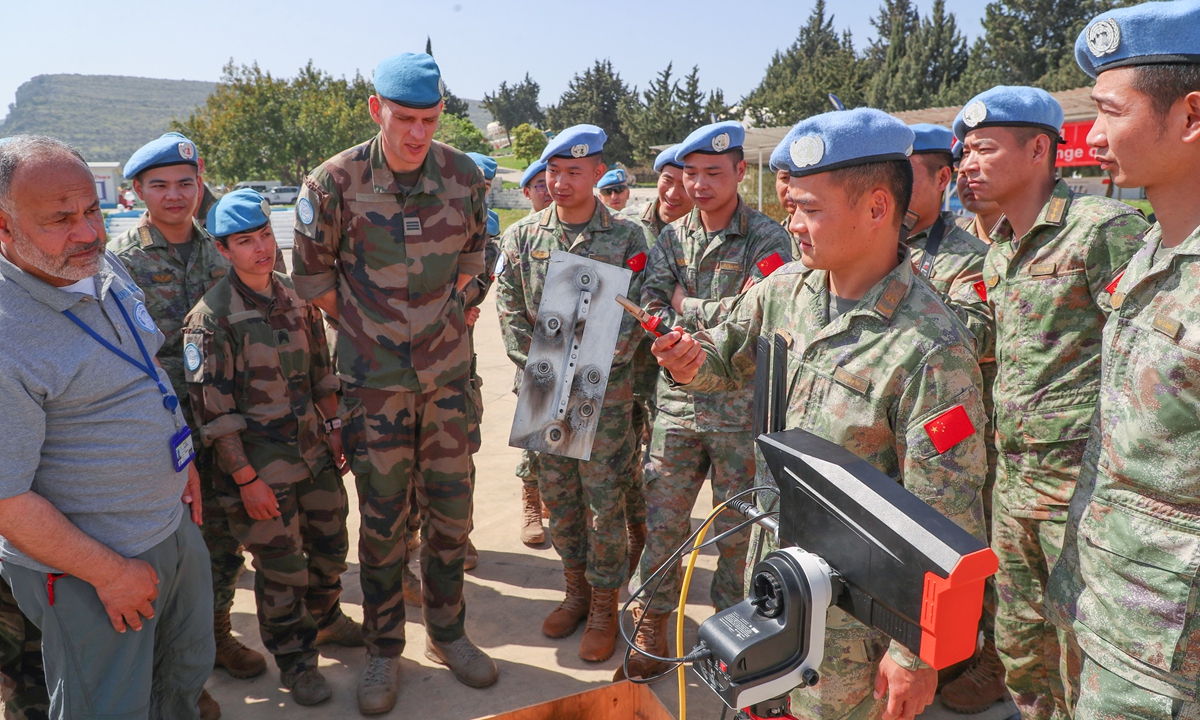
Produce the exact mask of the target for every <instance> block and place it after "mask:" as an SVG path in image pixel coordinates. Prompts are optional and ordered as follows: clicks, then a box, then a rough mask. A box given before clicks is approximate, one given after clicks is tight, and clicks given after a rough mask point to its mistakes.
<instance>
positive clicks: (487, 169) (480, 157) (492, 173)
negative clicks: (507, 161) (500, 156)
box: [467, 152, 496, 180]
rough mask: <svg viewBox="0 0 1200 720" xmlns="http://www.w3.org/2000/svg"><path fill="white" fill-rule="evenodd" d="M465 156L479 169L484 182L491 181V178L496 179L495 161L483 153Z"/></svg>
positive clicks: (470, 153) (472, 153) (471, 153)
mask: <svg viewBox="0 0 1200 720" xmlns="http://www.w3.org/2000/svg"><path fill="white" fill-rule="evenodd" d="M467 156H468V157H470V158H471V159H472V160H474V161H475V164H476V165H478V166H479V169H480V170H481V171H482V172H483V179H484V180H491V179H492V178H494V177H496V160H495V159H494V158H490V157H488V156H487V155H484V154H483V153H477V152H469V153H467Z"/></svg>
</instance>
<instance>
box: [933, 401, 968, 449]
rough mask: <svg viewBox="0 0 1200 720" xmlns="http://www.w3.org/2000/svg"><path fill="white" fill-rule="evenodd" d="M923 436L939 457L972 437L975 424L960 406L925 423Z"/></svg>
mask: <svg viewBox="0 0 1200 720" xmlns="http://www.w3.org/2000/svg"><path fill="white" fill-rule="evenodd" d="M925 434H926V435H928V436H929V439H930V441H932V442H933V446H934V447H935V448H937V451H938V454H939V455H941V454H942V453H944V452H946V451H947V450H949V449H950V448H952V447H954V446H955V445H957V444H959V443H960V442H962V441H963V440H966V439H967V438H969V437H971V436H972V435H974V434H975V424H974V423H972V422H971V418H970V417H969V416H968V415H967V409H966V408H964V407H963V406H962V405H961V404H960V405H955V406H954V407H952V408H950V409H949V410H947V411H946V412H944V413H942V414H941V415H938V416H937V417H935V418H934V419H932V420H930V421H929V422H927V423H925Z"/></svg>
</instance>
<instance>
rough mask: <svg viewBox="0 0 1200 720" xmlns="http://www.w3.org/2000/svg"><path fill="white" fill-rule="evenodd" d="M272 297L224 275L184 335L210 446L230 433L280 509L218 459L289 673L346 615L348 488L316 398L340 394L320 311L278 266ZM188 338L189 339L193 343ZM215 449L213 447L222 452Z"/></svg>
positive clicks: (309, 660) (268, 633)
mask: <svg viewBox="0 0 1200 720" xmlns="http://www.w3.org/2000/svg"><path fill="white" fill-rule="evenodd" d="M269 289H270V293H271V296H272V297H271V299H267V298H266V297H264V296H263V295H261V294H259V293H258V292H255V291H254V290H251V289H250V288H248V287H246V285H245V284H244V283H243V282H242V280H241V278H240V277H238V276H237V274H236V273H231V274H230V275H227V276H226V277H225V279H224V280H222V281H221V282H219V283H217V284H216V286H214V287H213V289H212V290H209V291H208V292H207V293H205V295H204V298H203V299H202V300H201V301H200V302H199V303H198V304H197V305H196V307H195V309H193V310H192V312H191V314H189V315H188V318H187V324H186V326H185V328H184V332H183V338H184V342H185V343H186V345H185V348H186V352H187V355H186V356H187V357H194V358H195V360H196V362H195V367H194V368H193V367H190V366H186V367H185V371H186V373H187V382H188V390H189V392H190V395H191V402H192V407H194V408H196V410H197V416H198V417H197V419H198V420H200V421H201V426H200V439H201V440H202V441H203V442H204V444H205V445H206V446H212V445H213V444H214V442H215V441H217V440H219V439H221V438H225V437H229V438H235V439H236V440H237V441H238V442H240V444H241V445H242V447H243V449H244V451H245V455H246V458H247V459H248V460H249V461H250V466H251V467H252V468H253V469H254V470H255V471H256V472H257V473H258V476H259V477H260V478H261V479H262V480H263V482H265V483H267V485H269V486H270V487H271V489H272V490H273V491H274V492H275V497H276V498H277V499H278V501H279V512H280V517H278V518H272V519H270V520H255V519H253V518H251V517H250V515H249V513H248V512H247V511H246V506H245V505H244V504H243V503H242V496H241V491H240V490H239V489H238V487H237V485H236V484H235V481H234V480H233V478H232V477H231V476H230V475H228V474H226V473H225V472H223V471H222V470H221V469H220V468H219V469H218V472H217V474H216V485H217V493H218V495H219V497H220V501H221V505H222V506H223V507H224V508H225V513H226V517H227V519H228V523H229V531H230V532H232V534H233V535H234V537H236V538H237V539H238V540H239V541H241V542H242V543H243V544H244V545H245V547H246V549H247V550H249V551H250V554H251V555H252V556H253V558H254V570H255V575H254V596H255V601H256V604H257V606H258V627H259V632H260V633H261V634H262V641H263V645H265V646H266V648H267V650H269V651H270V652H271V654H272V655H274V656H275V662H276V663H277V664H278V665H279V669H280V670H282V671H283V672H284V673H288V672H297V673H299V672H303V671H304V670H308V669H312V668H315V667H316V666H317V650H316V647H315V645H314V643H315V641H316V639H317V629H318V627H327V626H329V625H331V624H332V623H333V622H334V621H336V620H337V619H339V618H340V616H341V607H340V606H339V604H338V598H340V597H341V594H342V581H341V575H342V573H344V572H345V571H346V552H347V551H348V550H349V548H350V541H349V537H348V536H347V534H346V513H347V498H346V489H345V487H344V486H343V485H342V478H341V474H340V473H339V472H338V470H337V467H336V465H335V464H334V462H333V458H332V456H331V455H330V453H329V445H328V444H327V443H326V439H325V438H326V433H325V427H324V424H323V423H322V420H321V417H320V416H319V415H318V414H317V409H316V407H315V405H314V402H315V401H318V400H321V399H322V398H325V397H328V396H330V395H333V394H335V393H336V392H337V391H338V389H339V387H340V383H339V382H338V379H337V377H336V376H335V375H334V374H333V370H332V367H331V363H330V358H329V348H328V346H327V345H326V341H325V324H324V322H322V320H321V313H320V311H319V310H317V309H316V308H313V307H310V306H309V305H308V304H307V303H305V302H304V301H303V300H301V299H300V298H299V296H297V295H296V292H295V291H294V290H293V289H292V283H291V280H289V279H288V277H287V276H286V275H282V274H276V275H274V277H273V278H272V282H271V286H270V288H269ZM193 347H194V348H195V349H194V350H193ZM218 454H219V453H218Z"/></svg>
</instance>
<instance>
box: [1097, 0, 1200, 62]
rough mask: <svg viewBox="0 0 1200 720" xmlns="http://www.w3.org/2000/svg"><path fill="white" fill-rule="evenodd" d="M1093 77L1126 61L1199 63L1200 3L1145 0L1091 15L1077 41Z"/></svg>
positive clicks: (1193, 1) (1188, 0) (1183, 0)
mask: <svg viewBox="0 0 1200 720" xmlns="http://www.w3.org/2000/svg"><path fill="white" fill-rule="evenodd" d="M1075 62H1077V63H1079V67H1081V68H1083V71H1084V72H1085V73H1087V74H1088V75H1091V76H1092V77H1096V76H1097V75H1099V74H1100V73H1102V72H1104V71H1105V70H1109V69H1111V68H1118V67H1125V66H1128V65H1151V64H1160V63H1200V2H1196V1H1195V0H1178V1H1177V2H1148V3H1142V4H1141V5H1134V6H1133V7H1125V8H1120V9H1117V10H1109V11H1108V12H1106V13H1101V14H1099V15H1097V16H1096V17H1095V19H1094V20H1092V21H1091V22H1090V23H1088V26H1087V27H1086V28H1084V30H1083V32H1081V33H1079V37H1078V39H1076V40H1075Z"/></svg>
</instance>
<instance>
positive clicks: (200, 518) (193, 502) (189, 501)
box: [183, 460, 204, 525]
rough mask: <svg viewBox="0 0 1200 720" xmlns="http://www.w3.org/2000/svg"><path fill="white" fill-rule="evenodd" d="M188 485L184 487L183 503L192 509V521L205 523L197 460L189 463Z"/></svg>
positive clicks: (199, 523)
mask: <svg viewBox="0 0 1200 720" xmlns="http://www.w3.org/2000/svg"><path fill="white" fill-rule="evenodd" d="M187 474H188V479H187V485H185V486H184V487H183V504H184V505H187V506H188V507H189V508H191V510H192V522H194V523H196V524H197V525H203V524H204V503H203V502H201V499H200V473H199V471H197V470H196V461H195V460H193V461H192V462H190V463H188V469H187Z"/></svg>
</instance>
